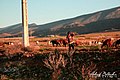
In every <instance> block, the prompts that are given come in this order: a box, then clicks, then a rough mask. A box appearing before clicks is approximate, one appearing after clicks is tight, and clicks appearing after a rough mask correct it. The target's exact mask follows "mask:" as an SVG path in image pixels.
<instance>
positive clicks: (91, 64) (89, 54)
mask: <svg viewBox="0 0 120 80" xmlns="http://www.w3.org/2000/svg"><path fill="white" fill-rule="evenodd" d="M25 50H26V49H25ZM27 51H28V53H29V52H30V51H29V50H27ZM0 52H1V53H3V52H4V50H0ZM24 54H25V53H24V52H20V53H19V52H18V53H16V54H14V55H12V57H10V55H8V56H5V55H3V56H0V79H1V80H9V79H11V80H84V79H85V80H90V79H92V80H117V79H118V78H120V49H117V50H116V51H115V50H106V51H84V50H83V51H81V50H80V51H79V50H75V51H71V52H65V53H63V52H62V53H61V51H59V50H57V49H56V50H55V51H53V52H50V53H47V54H39V53H38V54H37V53H36V54H35V55H34V56H31V57H27V56H24ZM92 73H94V75H93V74H92ZM108 73H109V74H108ZM113 73H114V74H113ZM98 74H99V75H98Z"/></svg>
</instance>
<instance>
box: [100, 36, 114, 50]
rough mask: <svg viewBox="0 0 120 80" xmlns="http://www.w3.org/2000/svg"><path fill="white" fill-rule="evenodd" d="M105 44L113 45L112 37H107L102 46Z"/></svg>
mask: <svg viewBox="0 0 120 80" xmlns="http://www.w3.org/2000/svg"><path fill="white" fill-rule="evenodd" d="M104 46H107V47H111V46H112V40H111V38H109V39H106V40H105V41H103V43H102V46H101V48H103V47H104Z"/></svg>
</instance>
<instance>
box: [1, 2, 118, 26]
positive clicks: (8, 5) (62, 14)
mask: <svg viewBox="0 0 120 80" xmlns="http://www.w3.org/2000/svg"><path fill="white" fill-rule="evenodd" d="M27 2H28V21H29V24H31V23H36V24H38V25H42V24H46V23H50V22H54V21H58V20H62V19H68V18H73V17H77V16H81V15H84V14H89V13H93V12H97V11H101V10H106V9H110V8H114V7H118V6H120V0H27ZM21 10H22V9H21V0H0V28H3V27H7V26H10V25H14V24H18V23H21V22H22V11H21Z"/></svg>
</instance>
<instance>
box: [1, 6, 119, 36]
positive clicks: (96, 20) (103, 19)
mask: <svg viewBox="0 0 120 80" xmlns="http://www.w3.org/2000/svg"><path fill="white" fill-rule="evenodd" d="M68 31H73V32H76V33H78V34H88V33H96V32H105V31H120V7H115V8H112V9H108V10H103V11H98V12H95V13H91V14H86V15H81V16H77V17H74V18H70V19H64V20H60V21H55V22H51V23H47V24H43V25H37V24H35V23H33V24H29V34H30V36H36V37H40V36H47V35H66V32H68ZM17 36H18V37H20V36H22V24H21V23H19V24H15V25H11V26H8V27H5V28H0V37H17Z"/></svg>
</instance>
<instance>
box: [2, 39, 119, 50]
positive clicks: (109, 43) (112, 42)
mask: <svg viewBox="0 0 120 80" xmlns="http://www.w3.org/2000/svg"><path fill="white" fill-rule="evenodd" d="M46 42H48V43H49V45H51V44H52V46H53V47H57V46H63V47H66V46H67V45H68V44H69V43H68V41H67V39H63V38H59V39H52V40H50V41H46ZM14 44H15V43H14V42H0V47H4V46H6V45H14ZM36 44H40V43H39V41H36ZM73 44H74V45H75V46H86V45H88V46H96V45H100V46H101V48H104V47H115V48H118V47H119V46H120V39H113V38H109V39H105V40H102V41H96V40H88V41H86V40H76V41H74V43H73Z"/></svg>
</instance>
